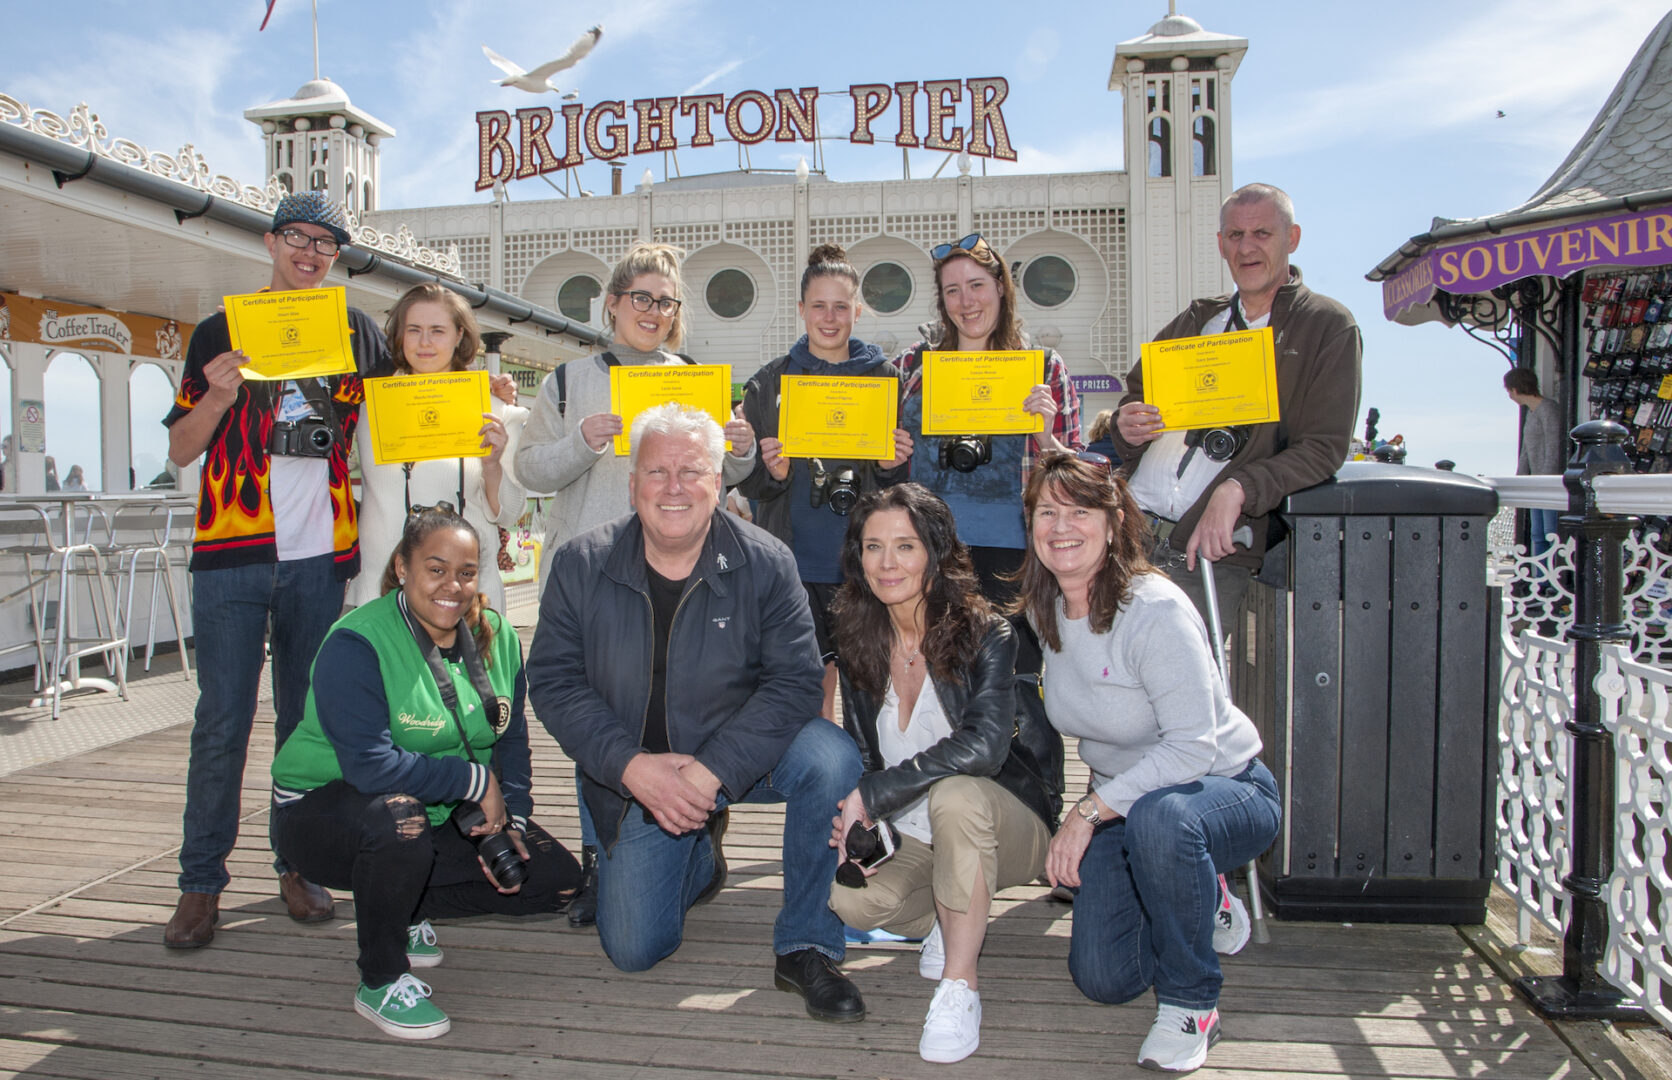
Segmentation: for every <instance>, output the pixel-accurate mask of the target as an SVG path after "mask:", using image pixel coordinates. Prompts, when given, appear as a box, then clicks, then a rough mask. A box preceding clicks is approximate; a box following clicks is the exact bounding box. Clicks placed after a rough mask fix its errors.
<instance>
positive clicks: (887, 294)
mask: <svg viewBox="0 0 1672 1080" xmlns="http://www.w3.org/2000/svg"><path fill="white" fill-rule="evenodd" d="M860 294H861V295H862V296H864V298H865V306H866V307H868V308H870V309H871V310H872V311H875V312H877V313H878V314H881V315H892V314H894V313H895V312H896V311H899V310H900V309H902V308H904V307H905V306H906V305H907V304H909V303H911V274H910V273H909V272H908V271H907V270H906V268H905V267H903V266H901V265H900V264H899V263H892V262H881V263H878V264H877V265H875V266H873V267H871V269H869V270H867V271H865V278H864V280H863V281H861V282H860Z"/></svg>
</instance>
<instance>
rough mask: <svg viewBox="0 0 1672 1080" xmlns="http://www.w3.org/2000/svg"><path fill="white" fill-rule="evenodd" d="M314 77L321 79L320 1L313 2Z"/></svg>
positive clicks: (314, 0)
mask: <svg viewBox="0 0 1672 1080" xmlns="http://www.w3.org/2000/svg"><path fill="white" fill-rule="evenodd" d="M313 77H314V79H315V80H316V81H317V80H318V79H319V0H313Z"/></svg>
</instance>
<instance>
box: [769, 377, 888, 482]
mask: <svg viewBox="0 0 1672 1080" xmlns="http://www.w3.org/2000/svg"><path fill="white" fill-rule="evenodd" d="M779 391H780V394H781V398H780V400H779V402H778V438H779V440H780V441H782V442H783V444H784V456H785V457H793V458H813V457H817V458H823V457H830V458H851V459H854V460H870V461H892V460H894V428H895V427H896V426H897V425H898V423H899V421H898V419H897V416H898V413H899V409H900V397H899V391H900V382H899V380H898V379H866V378H858V379H855V378H846V379H844V378H830V377H824V376H819V375H785V376H784V377H783V379H781V380H780V381H779Z"/></svg>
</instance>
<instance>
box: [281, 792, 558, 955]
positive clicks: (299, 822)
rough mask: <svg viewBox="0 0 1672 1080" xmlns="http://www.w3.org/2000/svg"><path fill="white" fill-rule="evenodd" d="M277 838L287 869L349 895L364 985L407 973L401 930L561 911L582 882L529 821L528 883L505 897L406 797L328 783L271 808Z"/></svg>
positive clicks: (455, 835)
mask: <svg viewBox="0 0 1672 1080" xmlns="http://www.w3.org/2000/svg"><path fill="white" fill-rule="evenodd" d="M273 841H274V845H275V848H276V850H277V851H278V852H279V853H280V855H281V857H282V858H284V860H285V861H286V862H287V863H289V864H290V868H291V869H292V870H297V871H300V872H301V874H302V876H303V877H305V878H307V879H308V880H309V881H313V882H316V883H318V884H320V885H324V886H326V887H327V888H332V889H352V890H353V891H354V916H355V919H356V921H357V922H358V924H359V927H358V929H359V936H360V979H361V981H362V982H364V983H365V984H366V985H367V986H372V987H377V986H387V985H388V984H389V983H392V982H394V981H395V980H396V979H398V978H400V977H401V976H402V975H404V974H406V972H407V970H408V968H407V962H406V941H407V927H408V926H410V925H411V924H412V923H414V922H417V921H419V920H421V919H445V918H457V917H459V916H464V915H535V914H540V913H544V912H553V911H561V910H563V909H564V908H565V907H567V906H568V903H569V900H570V898H571V897H572V896H573V895H574V891H575V888H576V887H577V886H578V885H579V884H580V880H581V868H580V864H579V863H577V862H576V861H575V857H574V856H573V855H571V854H570V853H569V852H568V851H567V850H565V849H564V847H563V845H562V844H559V843H558V842H557V841H556V840H553V839H552V838H551V836H550V835H549V834H548V833H547V832H546V831H545V830H544V829H542V828H540V826H538V825H536V824H534V823H533V822H532V821H531V822H529V823H528V832H527V834H525V835H524V837H523V842H524V844H525V845H526V846H527V847H528V856H529V859H528V862H526V863H524V864H523V865H524V867H525V868H526V869H527V871H528V880H526V881H524V882H523V885H522V889H521V890H520V891H518V892H517V893H516V894H514V895H511V896H506V895H505V894H503V893H501V892H499V891H498V890H497V889H495V888H494V887H493V886H492V885H490V884H489V883H488V879H487V878H486V877H485V876H484V875H483V873H482V867H481V865H480V864H479V863H478V862H477V861H476V848H475V846H474V845H473V844H471V842H470V841H469V840H467V839H465V838H464V837H463V836H462V835H460V833H459V831H458V830H457V829H455V828H454V827H453V826H452V824H451V823H449V822H443V823H442V824H441V825H440V826H438V827H435V828H431V826H430V823H429V819H428V818H427V817H426V816H425V813H424V805H423V804H422V803H420V802H419V801H418V800H417V799H414V798H412V797H411V796H408V795H367V794H366V793H365V792H362V791H359V790H356V789H355V788H353V787H350V786H349V785H348V783H347V782H345V781H342V780H333V781H332V782H331V783H329V784H326V785H325V786H324V787H321V788H315V789H314V790H313V791H310V792H308V793H307V794H306V795H304V796H303V797H302V798H301V799H300V800H298V801H297V802H294V803H290V804H289V805H287V806H281V807H277V808H276V809H275V810H274V811H273Z"/></svg>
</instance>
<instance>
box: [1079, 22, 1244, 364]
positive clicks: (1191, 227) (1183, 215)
mask: <svg viewBox="0 0 1672 1080" xmlns="http://www.w3.org/2000/svg"><path fill="white" fill-rule="evenodd" d="M1168 8H1169V10H1168V14H1167V17H1166V18H1164V19H1162V20H1161V21H1160V22H1158V23H1156V24H1155V25H1154V26H1152V27H1150V28H1149V32H1148V33H1147V34H1144V35H1143V36H1142V37H1136V38H1133V39H1132V40H1130V41H1123V42H1121V43H1120V44H1119V45H1117V46H1116V47H1115V62H1114V66H1113V68H1112V69H1111V70H1110V72H1109V89H1111V90H1119V91H1121V92H1122V93H1124V94H1125V95H1126V117H1125V119H1126V124H1125V128H1126V172H1127V175H1128V176H1129V177H1130V182H1131V191H1130V201H1129V202H1128V205H1127V214H1128V228H1129V229H1130V230H1131V236H1132V243H1133V245H1134V246H1135V247H1140V246H1141V251H1142V254H1141V255H1138V257H1137V258H1136V259H1135V260H1134V265H1136V266H1142V267H1144V268H1145V272H1143V273H1136V274H1133V275H1132V279H1131V281H1130V283H1129V291H1128V294H1127V302H1128V304H1129V305H1130V312H1131V323H1130V325H1131V326H1132V327H1133V329H1134V331H1135V333H1134V340H1135V341H1148V340H1149V339H1150V338H1152V337H1154V336H1155V334H1156V333H1157V332H1159V331H1160V329H1161V328H1162V327H1163V326H1164V325H1166V323H1167V321H1168V320H1170V319H1171V318H1172V317H1173V316H1174V315H1177V314H1178V313H1179V312H1180V311H1182V310H1184V307H1185V305H1186V304H1188V303H1189V302H1190V301H1191V300H1192V299H1194V298H1196V297H1198V296H1215V295H1218V294H1220V293H1225V292H1229V291H1230V289H1231V281H1230V277H1229V275H1228V274H1227V273H1226V272H1225V263H1224V261H1223V260H1221V259H1220V258H1219V249H1218V244H1217V241H1216V236H1217V234H1218V231H1219V206H1220V204H1221V203H1222V202H1224V201H1225V199H1226V198H1227V197H1228V196H1229V195H1230V194H1231V192H1232V191H1233V190H1235V184H1233V183H1232V180H1231V77H1232V76H1234V75H1235V74H1236V72H1237V65H1239V64H1240V63H1241V62H1242V57H1243V54H1244V53H1246V52H1247V51H1248V39H1247V38H1240V37H1234V36H1232V35H1230V34H1216V33H1214V32H1213V31H1211V30H1204V29H1202V24H1201V23H1198V22H1197V21H1196V20H1195V19H1192V18H1190V17H1189V16H1188V15H1180V14H1178V13H1177V11H1176V10H1175V9H1174V8H1173V5H1171V4H1169V5H1168Z"/></svg>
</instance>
